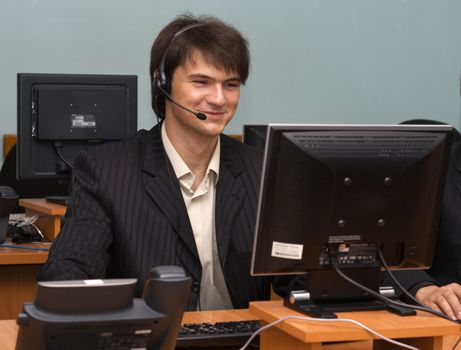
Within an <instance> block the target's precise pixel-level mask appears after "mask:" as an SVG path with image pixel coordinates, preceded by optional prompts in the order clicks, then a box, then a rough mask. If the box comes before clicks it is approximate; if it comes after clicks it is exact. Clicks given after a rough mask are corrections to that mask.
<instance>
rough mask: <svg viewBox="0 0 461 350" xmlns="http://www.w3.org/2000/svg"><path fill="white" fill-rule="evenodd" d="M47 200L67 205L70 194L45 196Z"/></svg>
mask: <svg viewBox="0 0 461 350" xmlns="http://www.w3.org/2000/svg"><path fill="white" fill-rule="evenodd" d="M45 200H46V201H47V202H50V203H56V204H61V205H66V206H67V204H68V203H69V197H68V196H48V197H45Z"/></svg>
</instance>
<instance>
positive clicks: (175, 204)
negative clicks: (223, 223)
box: [143, 126, 200, 280]
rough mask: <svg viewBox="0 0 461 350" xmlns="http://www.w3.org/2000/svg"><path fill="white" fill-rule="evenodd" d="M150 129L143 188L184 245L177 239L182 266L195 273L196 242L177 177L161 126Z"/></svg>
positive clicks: (197, 273)
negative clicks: (167, 154) (166, 149)
mask: <svg viewBox="0 0 461 350" xmlns="http://www.w3.org/2000/svg"><path fill="white" fill-rule="evenodd" d="M150 133H151V137H149V138H148V142H147V144H146V149H145V152H146V153H145V158H144V164H143V170H144V172H145V173H146V174H147V175H148V176H147V182H146V191H147V193H148V194H149V196H150V197H151V198H152V200H153V201H154V202H155V204H156V205H157V207H158V209H159V210H160V211H161V212H162V214H163V215H164V216H165V218H166V219H167V220H168V221H169V222H170V224H171V225H172V227H173V229H174V230H175V231H176V233H177V235H178V237H179V238H180V240H181V241H182V242H183V244H184V245H185V247H184V246H183V245H182V244H180V243H179V242H178V243H177V244H176V250H177V252H178V256H179V258H180V259H181V260H183V262H184V266H188V267H190V268H191V270H190V272H191V273H192V274H193V275H194V276H195V277H198V275H199V271H198V270H197V268H196V267H195V266H191V265H195V264H193V263H192V262H193V261H194V260H195V261H199V256H198V252H197V246H196V244H195V239H194V235H193V232H192V227H191V225H190V221H189V216H188V215H187V209H186V207H185V205H184V201H183V199H182V194H181V190H180V188H179V184H178V180H177V179H176V176H175V173H174V170H173V168H172V167H171V165H170V164H169V161H168V159H167V156H166V153H165V150H164V148H163V143H162V138H161V135H160V127H159V126H156V127H154V128H153V129H152V130H151V131H150ZM191 254H192V256H190V255H191ZM194 267H195V268H194ZM198 280H200V278H198Z"/></svg>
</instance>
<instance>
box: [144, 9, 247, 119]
mask: <svg viewBox="0 0 461 350" xmlns="http://www.w3.org/2000/svg"><path fill="white" fill-rule="evenodd" d="M195 23H197V24H199V23H200V24H201V25H200V26H197V27H193V28H191V29H188V30H186V31H184V32H183V33H181V34H179V35H177V36H176V37H175V38H173V36H174V35H175V34H176V33H177V32H178V31H180V30H181V29H183V28H185V27H186V26H190V25H192V24H195ZM167 50H168V51H167ZM165 52H167V55H166V57H165V61H164V72H165V76H166V77H167V79H170V80H171V78H172V76H173V73H174V71H175V70H176V68H177V67H178V66H180V65H182V64H184V63H185V62H186V61H187V60H188V59H192V58H193V55H194V54H195V53H197V52H198V53H200V54H201V55H202V56H203V57H204V59H205V60H207V61H208V62H210V63H211V64H212V65H213V66H215V67H216V68H219V69H224V70H225V71H226V72H229V73H230V72H235V73H236V74H238V76H239V78H240V80H241V82H242V84H245V82H246V80H247V78H248V73H249V69H250V52H249V50H248V43H247V41H246V40H245V38H243V36H242V34H240V32H239V31H238V30H237V29H235V28H234V27H232V26H231V25H228V24H226V23H224V22H223V21H221V20H220V19H218V18H215V17H207V16H202V17H194V16H192V15H190V14H185V15H181V16H179V17H177V18H175V19H174V20H173V21H172V22H170V23H169V24H168V25H167V26H166V27H165V28H163V29H162V31H161V32H160V34H159V35H158V36H157V38H156V39H155V41H154V44H153V45H152V48H151V54H150V78H151V89H152V108H153V110H154V112H155V114H157V116H158V117H159V118H160V119H163V118H164V117H165V98H164V96H163V95H162V93H161V92H160V91H158V89H157V88H156V87H155V86H154V85H155V84H153V82H154V74H156V71H157V69H158V66H159V64H160V62H161V60H162V57H163V55H164V54H165ZM166 92H167V93H168V94H169V93H171V91H166Z"/></svg>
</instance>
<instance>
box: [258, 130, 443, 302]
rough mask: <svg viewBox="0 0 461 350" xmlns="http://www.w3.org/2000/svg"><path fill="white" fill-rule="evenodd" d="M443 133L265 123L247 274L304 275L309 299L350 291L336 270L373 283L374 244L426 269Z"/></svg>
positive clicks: (337, 297)
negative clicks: (263, 153) (305, 275)
mask: <svg viewBox="0 0 461 350" xmlns="http://www.w3.org/2000/svg"><path fill="white" fill-rule="evenodd" d="M450 131H451V127H450V126H435V125H269V131H268V134H267V135H268V139H267V140H266V149H265V156H264V165H263V175H262V183H261V192H260V198H259V205H258V211H257V222H256V233H255V241H254V248H253V256H252V264H251V273H252V274H253V275H298V274H306V273H307V274H308V275H309V278H311V290H310V293H311V295H310V298H311V299H312V300H317V301H327V300H333V301H342V300H347V299H349V298H350V299H353V298H356V295H354V294H355V292H352V293H351V295H349V294H348V293H349V291H347V290H346V289H347V288H345V287H343V286H340V285H338V284H336V282H335V279H334V276H335V275H336V273H335V270H334V268H339V269H341V270H343V271H347V272H348V273H350V274H351V275H352V276H354V278H357V279H359V280H360V283H362V284H365V285H368V286H369V287H371V288H372V289H375V290H376V289H378V288H379V269H380V262H379V258H378V256H379V255H378V254H379V249H380V250H381V251H382V254H383V256H384V259H385V261H386V262H387V264H388V265H390V266H391V267H392V268H401V269H403V268H405V269H406V268H416V269H422V268H427V267H429V266H430V264H431V262H432V257H433V254H434V248H435V240H436V232H437V225H438V221H439V215H440V206H441V198H442V192H443V185H444V179H445V173H446V167H447V156H448V152H449V138H450ZM378 248H379V249H378ZM365 271H372V272H371V274H370V273H368V272H367V273H365ZM352 290H355V287H354V288H352ZM359 294H360V295H359V296H358V298H361V297H362V295H363V292H361V291H360V292H359Z"/></svg>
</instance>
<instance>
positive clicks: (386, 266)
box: [378, 246, 426, 307]
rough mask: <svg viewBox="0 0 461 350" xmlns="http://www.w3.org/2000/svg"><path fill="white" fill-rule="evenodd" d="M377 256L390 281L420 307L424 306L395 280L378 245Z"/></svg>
mask: <svg viewBox="0 0 461 350" xmlns="http://www.w3.org/2000/svg"><path fill="white" fill-rule="evenodd" d="M378 257H379V260H380V262H381V264H382V266H383V267H384V270H385V271H386V272H387V273H388V274H389V277H390V278H391V279H392V281H394V283H395V284H396V285H397V287H399V288H400V290H401V291H402V292H403V293H404V294H405V295H406V296H407V297H409V298H410V299H411V300H413V301H414V302H415V303H416V304H417V305H419V306H421V307H426V306H425V305H423V304H422V303H421V302H420V301H419V300H418V299H416V298H415V297H414V296H413V295H412V294H411V293H410V292H408V291H407V290H406V288H405V287H404V286H402V284H401V283H400V282H399V281H398V280H397V278H396V277H395V276H394V274H393V273H392V271H391V270H390V269H389V266H388V265H387V263H386V260H385V259H384V256H383V252H382V250H381V247H379V246H378Z"/></svg>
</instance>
